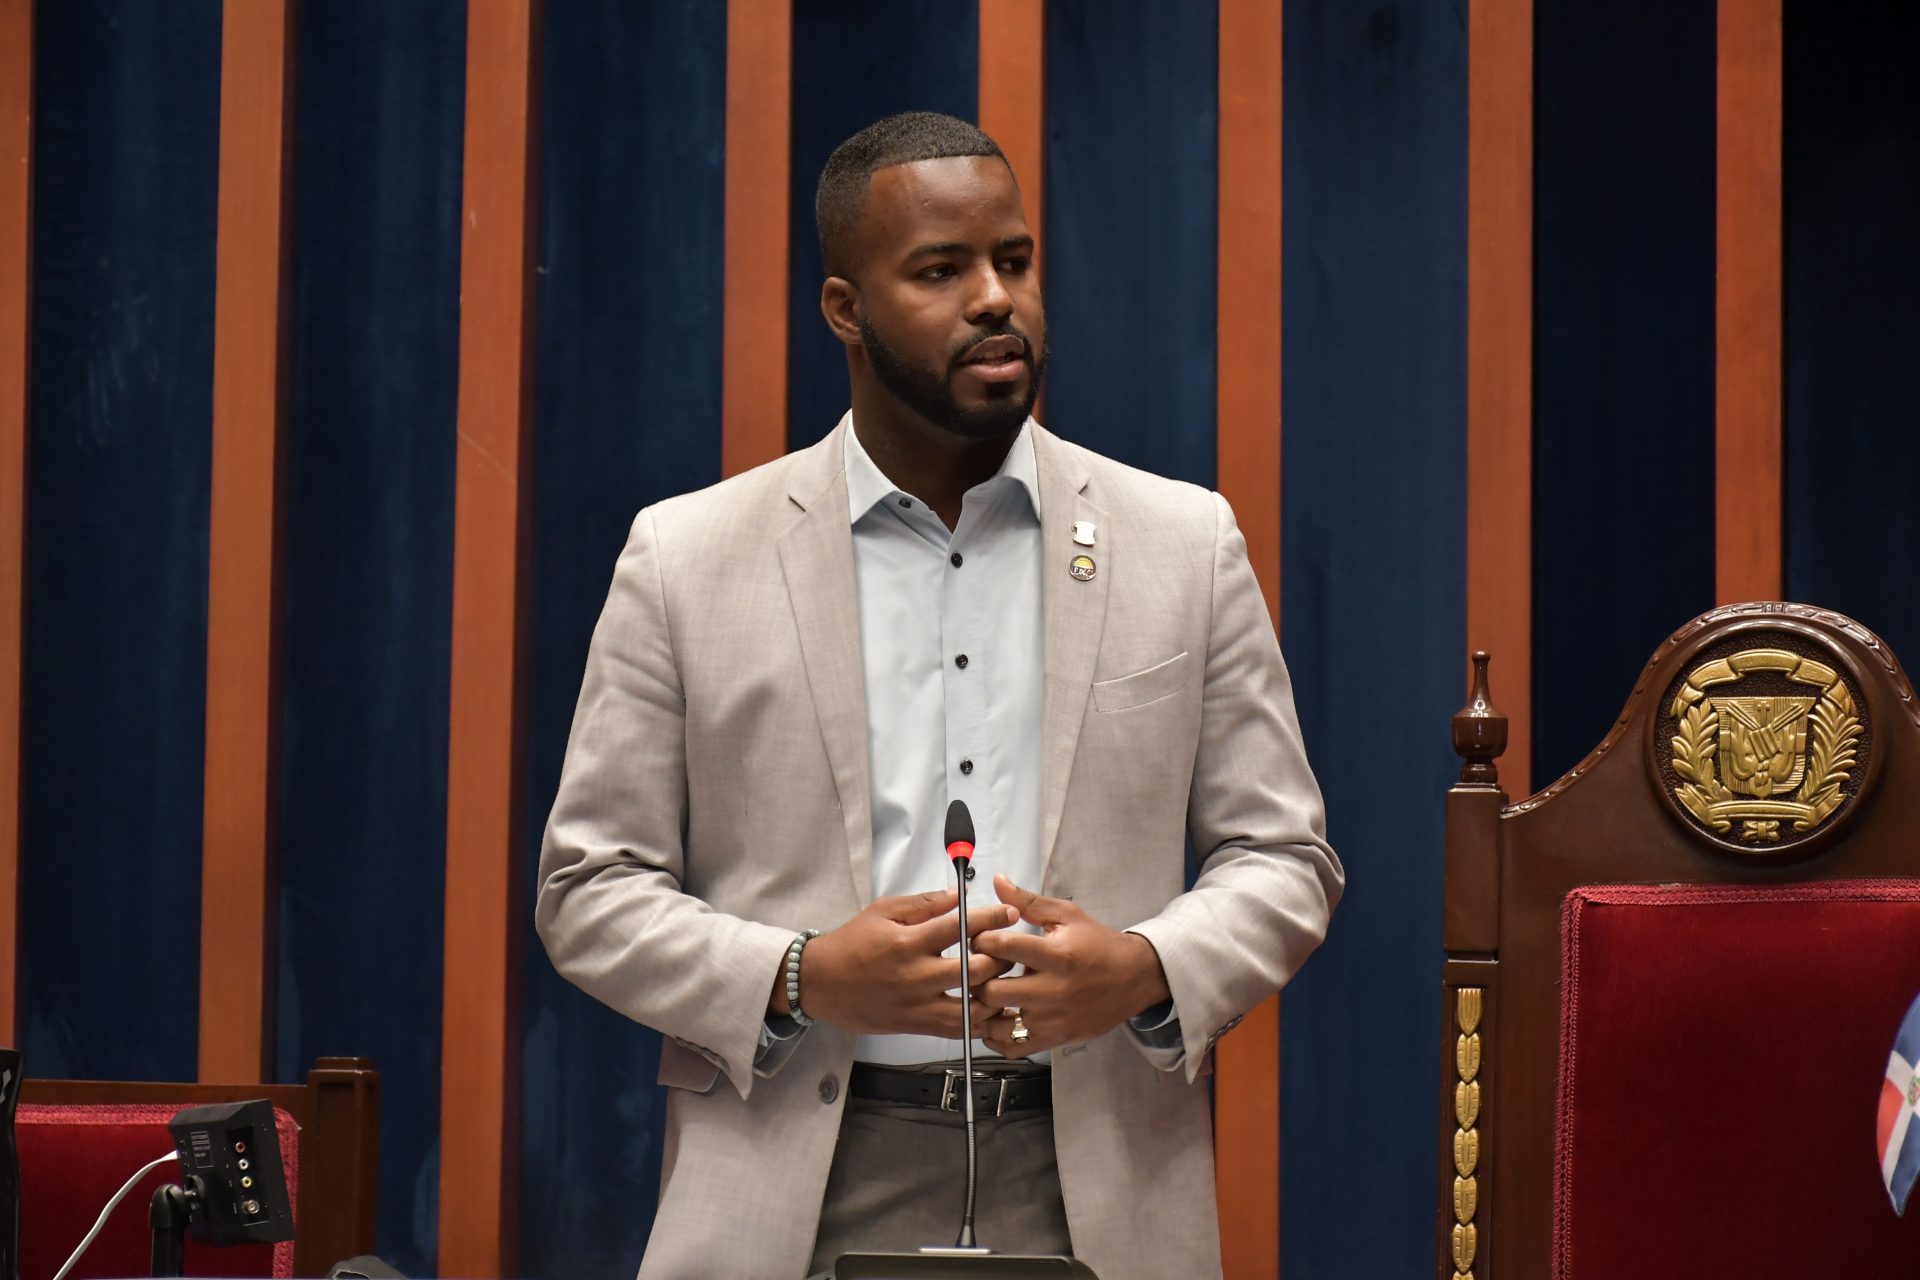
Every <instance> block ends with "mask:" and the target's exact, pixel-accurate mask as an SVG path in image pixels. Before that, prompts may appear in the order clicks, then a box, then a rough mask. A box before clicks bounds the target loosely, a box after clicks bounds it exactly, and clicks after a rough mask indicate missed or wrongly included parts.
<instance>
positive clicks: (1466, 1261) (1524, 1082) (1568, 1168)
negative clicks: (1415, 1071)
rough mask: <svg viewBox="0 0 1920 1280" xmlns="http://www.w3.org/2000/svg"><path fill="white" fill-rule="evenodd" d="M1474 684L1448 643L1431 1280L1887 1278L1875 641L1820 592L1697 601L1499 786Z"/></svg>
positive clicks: (1901, 1253)
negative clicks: (1450, 783)
mask: <svg viewBox="0 0 1920 1280" xmlns="http://www.w3.org/2000/svg"><path fill="white" fill-rule="evenodd" d="M1487 684H1488V682H1487V673H1486V663H1485V656H1484V655H1476V679H1475V689H1474V692H1473V693H1472V694H1471V695H1470V699H1469V704H1468V707H1467V708H1466V709H1465V710H1463V711H1462V712H1461V713H1460V715H1459V716H1456V717H1455V720H1454V742H1455V746H1456V749H1458V750H1459V752H1460V754H1461V755H1462V757H1463V758H1464V759H1465V761H1466V765H1465V768H1464V769H1463V771H1462V775H1461V781H1460V783H1459V784H1458V785H1456V786H1455V787H1454V788H1453V789H1452V790H1451V791H1450V792H1449V794H1448V798H1447V852H1446V858H1447V864H1446V891H1445V916H1444V924H1443V937H1444V941H1445V946H1446V959H1445V967H1444V973H1443V988H1444V997H1443V998H1444V1001H1445V1006H1444V1013H1443V1018H1442V1031H1443V1036H1444V1042H1443V1045H1442V1067H1441V1091H1440V1112H1441V1116H1440V1122H1441V1148H1442V1150H1441V1160H1440V1165H1441V1167H1440V1170H1439V1175H1440V1177H1439V1184H1440V1196H1439V1201H1440V1206H1439V1215H1438V1223H1437V1233H1438V1252H1439V1266H1438V1273H1439V1274H1440V1275H1441V1276H1442V1277H1451V1276H1455V1275H1458V1276H1462V1277H1472V1278H1473V1280H1489V1278H1490V1277H1497V1278H1502V1280H1505V1278H1512V1280H1521V1278H1525V1280H1535V1278H1541V1280H1544V1278H1546V1277H1554V1278H1555V1280H1590V1278H1592V1277H1603V1276H1618V1275H1634V1276H1636V1277H1640V1278H1643V1280H1646V1278H1651V1280H1658V1278H1660V1277H1667V1276H1673V1277H1680V1276H1687V1277H1694V1276H1704V1275H1756V1274H1767V1275H1793V1274H1818V1273H1822V1272H1826V1273H1832V1274H1844V1275H1886V1274H1908V1273H1911V1272H1912V1270H1913V1265H1914V1262H1915V1260H1916V1259H1920V1221H1916V1220H1914V1219H1902V1218H1899V1217H1897V1216H1896V1215H1895V1213H1894V1211H1893V1208H1892V1206H1891V1204H1890V1203H1889V1201H1888V1198H1887V1193H1886V1191H1885V1189H1884V1187H1883V1186H1882V1184H1881V1181H1880V1173H1879V1164H1878V1160H1877V1157H1876V1152H1875V1131H1876V1121H1877V1118H1878V1116H1877V1112H1878V1107H1879V1102H1880V1095H1881V1091H1882V1080H1883V1077H1884V1074H1885V1067H1886V1062H1887V1053H1888V1050H1889V1049H1890V1048H1891V1046H1892V1043H1893V1037H1894V1034H1895V1032H1896V1030H1897V1029H1898V1027H1899V1024H1900V1019H1901V1016H1902V1014H1903V1013H1904V1012H1905V1011H1906V1008H1907V1005H1908V1003H1909V1002H1910V1001H1911V1000H1912V999H1913V997H1914V995H1915V993H1916V992H1920V881H1917V880H1916V879H1915V877H1920V704H1917V703H1916V701H1915V698H1914V694H1913V689H1912V687H1911V685H1910V684H1909V683H1908V681H1907V678H1906V676H1905V675H1904V673H1903V672H1902V671H1901V669H1900V666H1899V664H1898V663H1897V662H1896V661H1895V660H1894V657H1893V655H1892V654H1891V653H1889V652H1888V651H1887V649H1886V647H1885V646H1884V645H1883V644H1882V643H1881V642H1880V641H1879V640H1878V639H1877V638H1876V637H1874V636H1873V635H1872V634H1871V633H1870V632H1868V631H1867V630H1866V629H1865V628H1863V627H1861V626H1859V624H1857V623H1855V622H1853V621H1852V620H1851V619H1848V618H1845V617H1843V616H1841V615H1839V614H1835V613H1831V612H1828V611H1824V610H1819V609H1813V608H1809V607H1806V606H1800V605H1790V604H1777V603H1765V604H1754V605H1739V606H1733V607H1730V608H1726V609H1720V610H1716V611H1714V612H1712V613H1709V614H1706V615H1704V616H1702V617H1701V618H1698V619H1696V620H1695V621H1693V622H1691V623H1689V624H1688V625H1687V626H1685V627H1683V628H1681V630H1680V631H1678V632H1676V633H1675V634H1674V635H1673V636H1672V637H1671V638H1670V639H1669V640H1668V641H1667V642H1666V643H1665V644H1663V645H1662V646H1661V647H1660V649H1659V650H1658V651H1656V652H1655V654H1654V655H1653V658H1652V659H1651V660H1650V661H1649V662H1648V664H1647V666H1646V669H1645V670H1644V672H1643V673H1642V675H1641V678H1640V681H1639V683H1638V684H1637V686H1636V687H1635V689H1634V691H1633V694H1632V696H1631V697H1630V698H1629V699H1628V701H1627V705H1626V709H1625V710H1624V711H1623V712H1622V714H1621V716H1620V719H1619V721H1618V722H1617V723H1616V724H1615V725H1614V726H1613V728H1612V731H1611V732H1609V733H1608V734H1607V735H1606V737H1605V738H1604V739H1603V740H1602V741H1601V743H1600V744H1599V746H1598V747H1596V748H1595V750H1594V751H1593V752H1592V753H1591V754H1590V755H1588V757H1587V758H1586V759H1585V760H1583V761H1582V762H1581V763H1580V764H1579V765H1578V766H1576V767H1575V768H1574V769H1573V770H1571V771H1570V772H1569V773H1567V774H1566V775H1565V776H1564V777H1562V778H1560V779H1559V780H1558V781H1556V782H1554V783H1553V784H1552V785H1551V786H1549V787H1548V788H1547V789H1546V790H1544V791H1542V792H1540V793H1538V794H1536V795H1534V796H1531V797H1529V798H1527V799H1525V800H1522V801H1520V802H1519V803H1517V804H1508V803H1507V802H1506V801H1507V797H1506V795H1505V794H1504V793H1503V792H1502V791H1501V790H1500V787H1499V781H1498V775H1497V772H1496V765H1495V763H1494V762H1495V759H1496V758H1497V757H1498V755H1499V754H1500V752H1501V750H1503V749H1504V746H1505V736H1506V729H1505V720H1504V718H1503V717H1502V716H1501V715H1500V714H1499V712H1498V711H1497V710H1496V709H1495V708H1494V707H1493V706H1492V704H1491V699H1490V697H1489V696H1488V689H1487ZM1915 1218H1916V1219H1920V1215H1915Z"/></svg>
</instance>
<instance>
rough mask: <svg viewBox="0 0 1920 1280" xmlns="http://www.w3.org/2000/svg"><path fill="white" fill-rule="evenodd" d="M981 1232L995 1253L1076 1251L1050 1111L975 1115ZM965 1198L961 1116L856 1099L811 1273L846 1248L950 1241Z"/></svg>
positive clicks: (899, 1248) (831, 1178)
mask: <svg viewBox="0 0 1920 1280" xmlns="http://www.w3.org/2000/svg"><path fill="white" fill-rule="evenodd" d="M976 1132H977V1134H978V1142H977V1144H976V1148H975V1150H976V1153H977V1164H978V1168H979V1175H980V1176H979V1189H978V1192H977V1193H976V1195H975V1198H974V1235H975V1237H976V1239H977V1240H978V1242H979V1243H980V1244H982V1245H984V1246H985V1247H987V1248H989V1249H992V1250H993V1251H994V1252H995V1253H1042V1254H1065V1253H1071V1252H1072V1248H1073V1242H1072V1240H1071V1238H1070V1237H1069V1236H1068V1234H1067V1210H1066V1205H1065V1204H1064V1203H1063V1202H1062V1201H1061V1198H1060V1169H1059V1166H1058V1164H1057V1163H1056V1162H1055V1159H1054V1151H1053V1112H1052V1111H1051V1110H1038V1111H1018V1112H1014V1113H1012V1114H1010V1115H1006V1116H1003V1117H1001V1118H999V1119H995V1118H994V1117H993V1116H992V1115H991V1114H990V1113H989V1114H986V1115H979V1116H977V1117H976ZM965 1205H966V1129H965V1120H964V1119H963V1117H961V1116H960V1115H958V1114H955V1113H951V1112H945V1111H936V1110H933V1109H932V1108H928V1107H907V1106H895V1105H893V1104H890V1103H882V1102H866V1101H863V1100H861V1099H859V1098H849V1099H848V1100H847V1106H846V1111H845V1114H844V1115H843V1117H842V1119H841V1121H840V1142H839V1145H838V1146H837V1147H835V1148H834V1153H833V1171H832V1173H830V1174H829V1175H828V1177H827V1194H826V1198H825V1199H824V1200H823V1201H822V1202H821V1206H820V1231H819V1234H818V1235H817V1236H816V1237H815V1239H814V1245H813V1263H812V1266H811V1267H810V1268H809V1270H810V1272H812V1273H814V1274H821V1275H824V1274H828V1273H830V1272H831V1270H832V1267H833V1260H834V1259H835V1258H838V1257H839V1256H840V1255H841V1254H843V1253H860V1252H869V1251H871V1252H912V1251H913V1250H915V1249H918V1248H920V1246H922V1245H929V1244H932V1245H951V1244H952V1243H953V1242H954V1240H955V1239H956V1238H957V1237H958V1235H959V1231H960V1215H961V1211H962V1210H963V1209H964V1208H965Z"/></svg>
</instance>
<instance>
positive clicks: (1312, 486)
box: [1280, 0, 1467, 1280]
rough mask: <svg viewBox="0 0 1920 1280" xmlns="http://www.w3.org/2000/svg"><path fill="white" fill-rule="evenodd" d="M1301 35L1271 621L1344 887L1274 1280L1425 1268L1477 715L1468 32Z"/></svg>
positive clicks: (1309, 1019)
mask: <svg viewBox="0 0 1920 1280" xmlns="http://www.w3.org/2000/svg"><path fill="white" fill-rule="evenodd" d="M1285 20H1286V68H1285V71H1286V76H1285V95H1286V98H1285V103H1284V114H1283V120H1284V127H1285V132H1286V136H1285V145H1284V149H1283V159H1284V164H1285V172H1284V174H1283V187H1282V197H1283V199H1284V201H1285V207H1284V209H1283V215H1282V225H1283V230H1284V236H1285V244H1284V258H1283V262H1282V274H1281V286H1282V304H1283V323H1284V326H1285V334H1284V338H1283V341H1284V347H1285V351H1284V369H1285V380H1284V383H1283V395H1282V405H1281V422H1282V430H1281V441H1282V448H1283V455H1282V459H1281V469H1280V474H1281V481H1282V505H1281V518H1282V529H1281V539H1280V548H1281V557H1282V572H1281V575H1280V590H1281V607H1280V625H1281V631H1282V641H1283V644H1284V647H1285V650H1286V655H1287V660H1288V662H1289V664H1290V665H1291V667H1292V671H1293V679H1294V696H1295V698H1296V700H1297V701H1298V704H1299V708H1300V719H1301V728H1302V732H1303V733H1304V734H1305V736H1306V742H1307V752H1308V754H1309V756H1310V757H1311V759H1312V761H1313V766H1314V770H1315V772H1316V774H1317V775H1318V777H1319V779H1320V785H1321V788H1322V789H1323V791H1324V792H1325V794H1326V801H1327V830H1328V835H1329V837H1330V838H1331V840H1332V842H1333V847H1334V849H1335V850H1336V851H1338V853H1339V854H1340V856H1341V858H1342V859H1343V860H1344V862H1345V864H1346V868H1347V876H1348V889H1347V894H1346V897H1345V899H1344V900H1343V901H1342V902H1341V905H1340V909H1339V911H1338V912H1337V913H1336V914H1335V916H1334V920H1333V927H1332V930H1331V931H1330V933H1329V935H1328V938H1327V942H1326V944H1325V945H1324V946H1323V947H1322V948H1321V949H1320V951H1319V953H1318V954H1316V955H1315V956H1314V957H1313V959H1312V960H1310V961H1309V962H1308V963H1307V966H1306V968H1305V970H1304V971H1303V972H1302V974H1301V976H1300V977H1299V978H1298V979H1297V980H1296V981H1295V982H1294V983H1293V984H1292V985H1291V986H1290V987H1288V988H1287V990H1286V991H1285V992H1283V993H1282V995H1281V997H1280V1010H1281V1021H1282V1034H1281V1068H1280V1082H1281V1100H1282V1107H1281V1130H1282V1141H1281V1146H1280V1161H1281V1170H1280V1171H1281V1205H1280V1241H1281V1251H1282V1258H1281V1271H1282V1274H1283V1275H1285V1276H1286V1277H1287V1280H1320V1278H1321V1277H1347V1276H1413V1275H1421V1274H1431V1272H1432V1268H1433V1227H1432V1224H1433V1211H1434V1198H1433V1197H1434V1186H1435V1184H1434V1171H1435V1169H1436V1167H1437V1160H1438V1155H1437V1152H1436V1151H1435V1149H1434V1145H1433V1144H1434V1141H1435V1135H1436V1132H1437V1130H1436V1124H1435V1113H1434V1093H1433V1088H1434V1086H1433V1084H1432V1081H1433V1070H1432V1063H1433V1053H1434V1049H1433V1046H1434V1044H1435V1042H1436V1038H1437V1036H1438V1034H1439V1026H1438V1014H1439V1007H1438V1000H1437V994H1438V971H1437V963H1438V960H1439V957H1440V921H1439V906H1440V881H1441V846H1442V826H1441V810H1440V797H1441V795H1442V793H1443V792H1444V791H1445V789H1446V787H1447V786H1448V785H1449V784H1450V783H1451V782H1452V781H1453V779H1454V778H1455V777H1456V776H1457V775H1458V772H1459V763H1458V761H1456V760H1455V759H1454V757H1453V754H1452V752H1451V750H1450V749H1449V746H1448V741H1447V736H1446V729H1445V725H1446V723H1447V717H1448V716H1450V715H1451V714H1452V713H1453V712H1454V711H1455V710H1456V709H1457V708H1458V707H1459V705H1460V703H1461V702H1462V700H1463V684H1462V677H1461V671H1462V668H1463V653H1462V650H1463V647H1464V637H1465V619H1464V616H1463V610H1462V601H1463V597H1464V592H1465V582H1464V574H1463V566H1464V562H1465V549H1464V538H1465V531H1466V513H1465V497H1466V495H1465V479H1464V470H1463V463H1464V455H1465V449H1466V428H1465V409H1466V382H1465V360H1466V288H1465V277H1466V119H1467V117H1466V83H1467V79H1466V31H1465V25H1464V15H1463V13H1462V12H1460V10H1459V8H1458V7H1455V6H1440V5H1433V4H1424V3H1417V2H1416V0H1398V2H1396V3H1385V4H1374V5H1368V6H1358V5H1336V4H1326V3H1318V2H1309V0H1292V2H1291V3H1289V4H1288V5H1287V8H1286V14H1285Z"/></svg>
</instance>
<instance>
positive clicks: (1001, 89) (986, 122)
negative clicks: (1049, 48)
mask: <svg viewBox="0 0 1920 1280" xmlns="http://www.w3.org/2000/svg"><path fill="white" fill-rule="evenodd" d="M1046 16H1047V10H1046V0H980V112H979V114H980V129H981V132H983V133H985V134H986V135H987V136H988V137H990V138H992V139H993V140H994V141H995V142H997V143H999V144H1000V150H1002V151H1004V152H1005V153H1006V156H1007V163H1008V164H1010V165H1012V166H1013V173H1014V176H1015V177H1016V178H1018V179H1019V181H1020V198H1021V201H1022V203H1023V204H1024V205H1025V206H1026V212H1027V225H1028V226H1029V227H1032V228H1033V234H1034V236H1035V238H1036V239H1038V240H1040V242H1041V244H1040V247H1041V248H1042V249H1043V250H1044V249H1045V248H1046V237H1045V235H1044V229H1045V227H1046V225H1047V224H1046V217H1045V213H1046V210H1045V206H1044V204H1043V200H1044V197H1045V183H1046V163H1045V142H1044V139H1045V136H1046V118H1045V117H1046V26H1047V24H1046ZM1039 261H1040V258H1039V255H1038V254H1036V255H1035V256H1034V264H1035V266H1036V267H1037V266H1038V265H1039Z"/></svg>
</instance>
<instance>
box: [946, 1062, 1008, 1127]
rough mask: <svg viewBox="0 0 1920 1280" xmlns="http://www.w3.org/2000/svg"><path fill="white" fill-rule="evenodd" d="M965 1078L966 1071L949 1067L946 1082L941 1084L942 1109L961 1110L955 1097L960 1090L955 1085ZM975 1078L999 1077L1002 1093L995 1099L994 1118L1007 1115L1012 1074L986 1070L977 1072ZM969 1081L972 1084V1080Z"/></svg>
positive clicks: (989, 1078)
mask: <svg viewBox="0 0 1920 1280" xmlns="http://www.w3.org/2000/svg"><path fill="white" fill-rule="evenodd" d="M965 1078H966V1072H965V1071H956V1070H954V1069H953V1068H952V1067H948V1068H947V1078H946V1082H945V1083H944V1084H942V1085H941V1086H940V1109H941V1110H942V1111H959V1110H960V1108H959V1107H958V1106H957V1105H955V1098H956V1096H957V1095H958V1093H959V1090H958V1089H956V1088H955V1087H954V1086H955V1085H956V1084H958V1083H959V1082H960V1081H961V1080H963V1079H965ZM973 1079H974V1080H976V1081H987V1080H994V1079H998V1080H999V1081H1000V1093H999V1096H998V1097H997V1098H996V1099H995V1100H994V1105H993V1118H994V1119H995V1120H998V1119H1000V1118H1001V1117H1002V1116H1004V1115H1006V1114H1007V1086H1008V1085H1010V1084H1012V1083H1013V1077H1012V1076H1010V1075H997V1076H996V1075H991V1074H988V1073H985V1072H975V1073H974V1076H973ZM969 1083H970V1084H971V1082H969Z"/></svg>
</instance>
